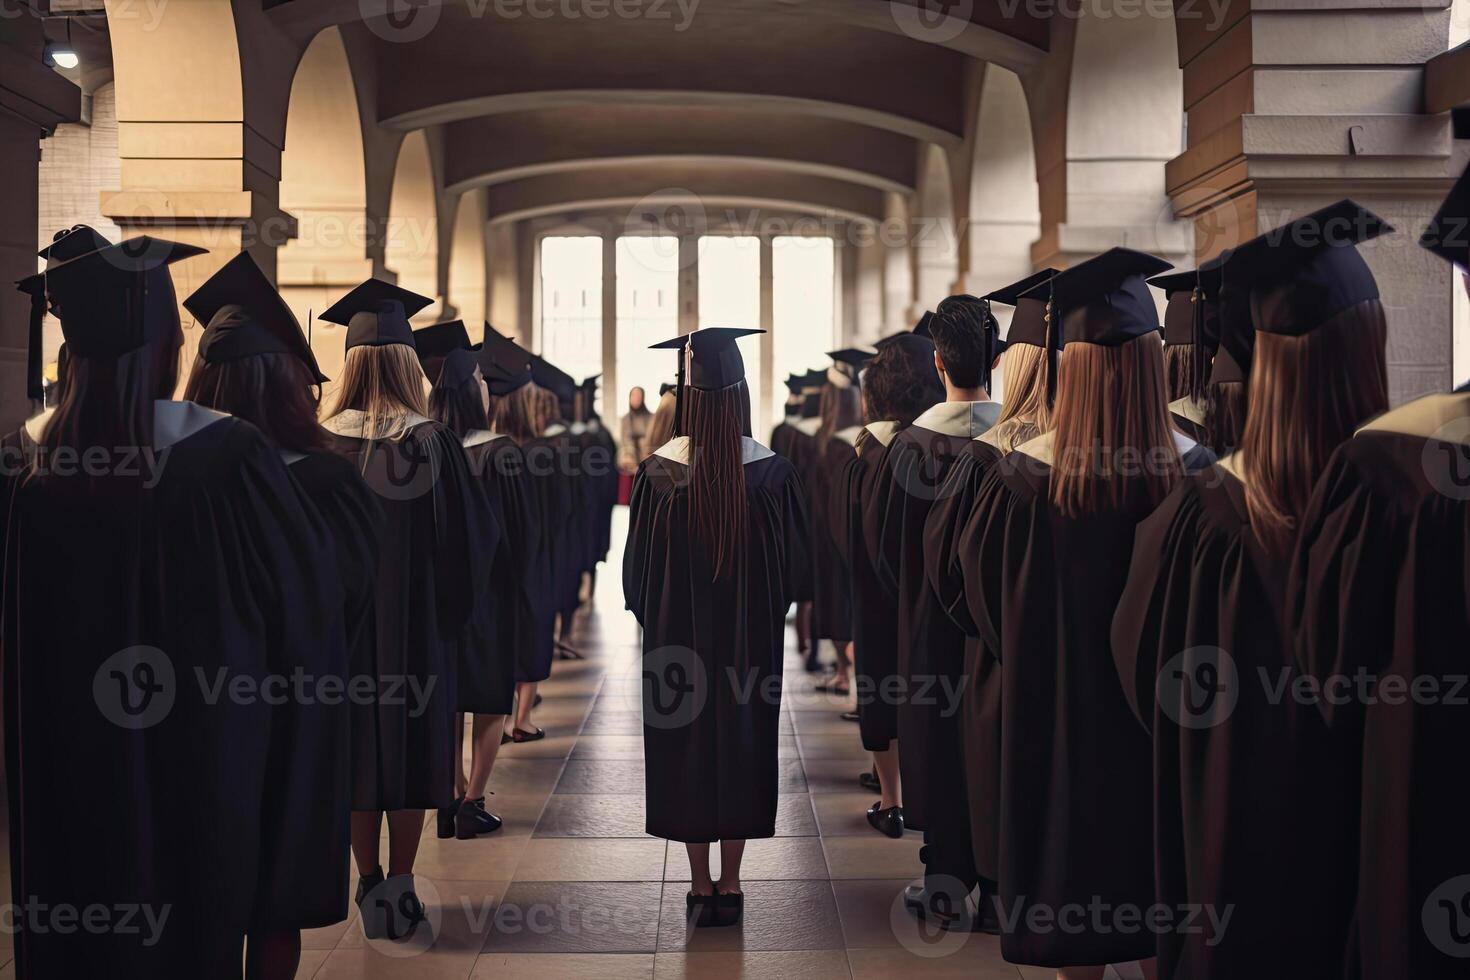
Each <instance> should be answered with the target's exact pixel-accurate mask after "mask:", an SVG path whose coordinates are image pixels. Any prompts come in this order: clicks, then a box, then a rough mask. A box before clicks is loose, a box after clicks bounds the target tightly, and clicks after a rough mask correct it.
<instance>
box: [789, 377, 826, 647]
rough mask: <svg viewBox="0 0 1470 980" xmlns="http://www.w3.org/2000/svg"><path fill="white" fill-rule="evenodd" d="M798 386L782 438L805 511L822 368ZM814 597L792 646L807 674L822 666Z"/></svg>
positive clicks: (800, 614)
mask: <svg viewBox="0 0 1470 980" xmlns="http://www.w3.org/2000/svg"><path fill="white" fill-rule="evenodd" d="M803 377H804V381H803V382H802V386H801V410H800V412H799V417H798V418H797V419H796V421H794V422H792V423H791V428H792V429H793V430H794V431H792V433H791V434H790V437H789V438H788V439H787V440H786V453H785V456H786V458H787V459H788V460H790V461H791V465H792V466H793V467H795V468H796V473H797V476H799V477H801V482H802V492H803V493H804V494H806V502H807V513H808V514H810V513H811V504H812V495H811V481H812V465H813V462H814V461H815V460H816V458H817V432H818V430H820V429H821V427H822V388H823V387H824V386H825V385H826V383H827V372H826V371H816V370H813V371H808V372H807V373H806V374H805V375H804V376H803ZM806 547H807V550H808V552H811V551H814V550H815V545H814V544H813V543H812V542H810V541H808V542H807V543H806ZM814 604H815V599H813V600H812V601H808V602H802V603H800V604H798V605H797V607H796V649H797V652H798V653H800V654H802V656H803V657H804V658H805V659H804V663H803V665H802V666H803V667H805V668H806V671H807V673H810V674H815V673H817V672H818V671H820V670H821V669H822V659H821V650H819V649H818V647H817V643H816V641H815V640H814V639H813V638H812V619H813V615H814V614H813V611H812V607H813V605H814Z"/></svg>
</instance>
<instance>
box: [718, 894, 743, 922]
mask: <svg viewBox="0 0 1470 980" xmlns="http://www.w3.org/2000/svg"><path fill="white" fill-rule="evenodd" d="M744 914H745V893H744V892H722V891H720V890H719V889H718V888H717V889H715V925H717V926H733V925H735V924H736V923H737V922H739V921H740V917H741V916H742V915H744Z"/></svg>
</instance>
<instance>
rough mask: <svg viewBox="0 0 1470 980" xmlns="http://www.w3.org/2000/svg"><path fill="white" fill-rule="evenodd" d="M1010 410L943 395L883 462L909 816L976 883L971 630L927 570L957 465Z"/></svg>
mask: <svg viewBox="0 0 1470 980" xmlns="http://www.w3.org/2000/svg"><path fill="white" fill-rule="evenodd" d="M999 415H1000V403H998V402H991V401H985V402H941V403H939V404H937V405H934V406H932V407H931V408H929V409H928V410H927V411H925V412H924V413H923V414H922V415H920V416H919V417H918V418H917V419H915V420H914V422H913V424H912V425H910V426H909V427H907V428H905V429H904V430H903V431H902V432H900V433H899V434H898V435H897V436H895V437H894V439H893V442H892V443H891V444H890V445H889V446H888V450H887V451H886V452H885V453H884V455H883V458H882V460H881V461H880V462H879V464H878V469H879V474H878V479H877V481H876V487H875V491H876V496H877V498H878V499H877V505H876V506H877V526H876V527H875V529H874V534H875V540H876V542H877V553H876V559H877V561H876V567H877V570H878V576H879V579H880V580H881V581H882V582H883V584H884V586H885V587H886V588H887V589H888V591H889V593H890V594H891V595H892V596H893V597H894V602H895V603H896V605H897V608H898V676H899V677H900V679H901V680H902V683H903V691H902V696H901V697H900V700H899V704H898V712H897V715H898V741H899V753H898V759H899V766H900V770H901V775H902V779H903V805H904V822H905V823H906V824H907V825H908V826H910V827H914V828H915V829H918V830H923V831H925V840H926V842H927V843H928V844H929V845H930V849H929V852H928V856H929V860H927V861H926V865H927V867H928V868H929V869H930V870H931V872H937V873H940V874H945V875H949V876H951V877H954V878H956V879H958V880H959V881H960V882H962V883H968V884H971V885H973V884H974V882H975V874H976V867H975V859H974V854H973V852H972V850H971V847H970V821H969V816H968V813H967V809H966V808H967V804H968V801H967V799H966V790H965V782H964V762H963V759H962V757H961V749H960V719H959V704H958V699H959V697H960V692H961V691H962V690H963V683H964V670H965V640H966V638H965V635H964V633H962V632H961V631H960V630H959V628H958V627H956V626H955V624H954V621H953V620H951V619H950V617H949V616H948V615H947V614H946V613H945V612H944V610H943V609H942V608H941V607H940V605H939V602H938V599H937V597H936V596H935V595H934V593H933V591H932V590H931V589H930V588H929V582H928V578H927V576H926V574H925V570H924V524H925V522H926V521H927V520H928V517H929V512H930V510H931V509H932V508H933V507H934V505H935V504H936V502H938V500H939V499H940V497H941V494H942V491H943V488H944V482H945V478H946V477H947V476H948V475H949V470H950V467H951V466H952V465H953V464H954V461H955V459H956V458H957V457H959V456H960V455H961V454H963V453H965V452H967V451H968V450H969V446H970V443H971V441H972V440H973V439H974V438H975V436H978V435H980V434H981V433H983V432H984V431H985V430H987V429H989V428H990V426H992V425H993V424H995V420H996V419H997V418H998V417H999Z"/></svg>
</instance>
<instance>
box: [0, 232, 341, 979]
mask: <svg viewBox="0 0 1470 980" xmlns="http://www.w3.org/2000/svg"><path fill="white" fill-rule="evenodd" d="M201 251H202V250H201V249H198V248H194V247H192V246H187V245H178V244H175V243H171V242H163V241H159V240H156V239H150V238H147V237H141V238H135V239H130V240H128V241H127V242H124V243H120V244H118V245H106V246H105V247H103V248H100V249H97V250H93V251H86V252H84V253H82V254H80V255H76V256H74V257H72V258H71V259H70V260H69V261H65V262H58V263H57V264H56V265H55V266H54V267H53V268H50V269H48V271H47V273H46V276H45V283H44V288H45V289H46V292H47V296H48V298H49V301H50V303H51V305H52V307H53V309H54V310H55V311H56V313H57V314H58V317H59V319H60V321H61V328H62V332H63V334H64V335H65V337H66V343H67V346H68V349H69V350H70V354H71V357H70V364H69V365H68V367H67V374H66V387H65V394H64V397H63V398H62V399H61V402H60V404H59V405H58V406H57V407H56V409H55V410H54V411H52V412H49V413H46V414H43V415H40V416H37V417H36V418H34V419H32V420H31V421H30V422H29V423H28V435H27V437H26V439H27V444H28V445H29V447H30V449H29V453H28V457H27V470H26V471H25V472H24V473H23V474H21V475H20V477H19V482H18V484H17V485H16V487H15V488H14V494H13V497H12V499H11V501H10V506H9V508H8V511H7V513H6V515H5V517H6V520H7V524H6V527H7V530H6V534H5V537H4V540H5V544H6V549H5V564H4V569H3V574H4V583H5V586H4V588H5V591H4V608H3V612H0V622H3V624H4V626H3V628H4V634H3V638H0V646H3V649H4V650H5V678H4V679H5V699H6V703H5V710H4V718H5V725H6V737H5V748H6V755H7V758H6V777H7V779H6V782H7V789H8V792H9V815H10V848H11V855H10V858H11V861H10V867H9V872H10V878H11V887H12V891H13V895H14V899H13V901H14V903H15V904H14V906H13V907H12V913H13V916H14V922H15V924H16V925H17V926H18V929H17V931H16V935H15V958H16V963H15V972H16V974H17V975H18V976H20V977H24V978H49V977H81V976H129V977H166V978H173V977H177V978H186V977H187V978H227V977H238V976H239V975H240V968H241V944H242V941H243V939H244V937H245V934H246V932H247V930H250V929H266V930H273V929H274V928H276V927H278V926H279V927H281V928H289V927H291V926H292V925H293V924H298V923H302V922H307V921H312V920H313V919H314V917H316V916H322V917H323V918H324V919H326V920H327V921H330V920H332V919H340V918H341V917H342V912H343V911H344V909H345V902H343V901H342V899H341V896H340V894H338V893H337V889H338V888H340V886H339V885H338V884H337V883H336V882H335V881H327V880H322V879H321V878H320V877H319V875H318V874H317V872H318V871H319V870H320V869H321V868H322V867H323V865H324V862H327V863H329V862H330V860H331V859H330V857H326V856H323V855H321V854H318V853H315V852H316V848H317V847H318V845H320V844H321V843H322V841H323V839H324V837H323V835H326V836H328V837H329V836H330V835H331V828H329V827H328V826H326V824H327V823H328V822H329V821H321V820H313V819H311V814H313V813H318V812H319V811H317V810H315V809H314V808H313V807H314V804H315V803H316V800H317V797H316V795H315V794H316V791H317V790H318V789H319V788H320V787H319V782H318V781H319V780H321V779H322V778H323V774H322V773H321V772H320V771H319V770H318V769H317V768H316V766H317V764H318V763H320V762H322V761H323V756H324V754H325V756H326V757H330V755H331V754H332V752H333V751H334V750H335V748H336V747H338V746H340V740H339V738H338V734H339V731H340V726H339V725H338V724H337V717H338V716H337V715H336V714H335V713H334V711H332V710H316V709H315V708H305V707H301V706H296V705H293V706H281V707H279V708H278V707H277V706H275V705H274V704H273V702H272V700H271V696H270V692H273V691H275V690H276V688H277V685H278V684H279V683H281V682H282V681H285V682H286V683H289V682H290V679H291V678H293V677H294V676H296V675H298V673H299V674H302V675H305V676H308V677H326V676H331V674H332V673H333V671H340V669H341V665H342V663H343V662H344V661H345V658H346V651H345V643H346V629H345V624H344V621H343V617H344V611H345V609H346V606H347V602H346V601H345V599H344V588H343V585H342V582H341V580H340V579H339V572H338V566H337V559H336V555H335V554H334V550H333V541H332V533H331V528H330V527H329V526H328V525H327V523H326V522H325V521H323V520H322V518H321V516H320V515H319V514H318V513H317V512H316V510H315V508H313V507H312V506H311V505H310V504H309V503H307V502H305V501H304V500H303V498H302V495H301V493H300V491H299V490H298V488H297V487H296V486H295V485H294V483H293V481H292V479H291V476H290V474H289V473H288V471H287V467H286V465H285V464H284V463H283V462H282V461H281V458H280V456H279V455H278V453H277V451H276V448H275V447H274V446H272V445H271V443H270V442H269V441H268V440H267V439H266V437H265V436H263V435H261V433H260V432H259V431H258V430H257V429H256V428H255V427H254V426H252V425H250V424H249V423H248V422H245V421H243V420H241V419H237V418H233V417H231V416H229V415H226V414H223V413H221V412H215V411H211V410H209V409H206V408H203V407H201V406H199V405H194V404H191V403H189V402H183V401H171V400H169V399H170V398H171V396H172V394H173V392H174V390H175V388H176V385H177V380H178V371H179V348H180V346H181V345H182V342H183V332H182V330H181V328H180V324H179V315H178V301H177V299H176V297H175V293H174V289H173V282H172V279H171V276H170V273H169V269H168V265H169V263H171V262H174V261H177V260H179V259H184V258H188V257H190V256H194V255H198V254H200V253H201ZM79 458H80V459H81V460H82V461H83V462H84V464H85V465H84V467H82V468H78V467H77V465H76V464H75V462H67V460H72V461H75V460H77V459H79ZM298 708H300V710H298ZM303 788H309V789H310V790H311V791H312V795H310V796H308V797H307V798H306V799H302V798H301V797H300V796H298V795H297V794H298V793H299V791H300V790H302V789H303ZM322 792H324V793H326V794H327V795H328V797H330V790H327V789H323V790H322ZM303 869H310V877H309V879H308V880H303V881H302V882H301V883H300V884H301V887H299V888H298V887H296V885H297V882H296V879H295V875H296V874H297V873H298V872H299V871H301V870H303ZM339 870H341V869H339ZM58 908H71V909H73V910H81V911H84V912H86V916H84V921H86V922H87V923H88V927H87V928H84V929H83V928H71V929H55V928H51V927H50V924H51V923H52V922H53V920H52V919H51V918H50V916H49V911H48V910H54V909H58ZM93 909H104V910H112V912H113V914H114V918H112V919H111V920H110V924H111V925H113V926H115V927H116V928H97V927H95V924H94V923H93V917H92V915H91V912H90V911H88V910H93ZM33 914H34V915H40V916H41V918H40V920H39V921H40V922H41V924H42V925H41V927H40V928H33V927H32V926H33V924H34V923H35V922H36V921H38V920H36V919H34V918H32V917H31V916H32V915H33ZM317 921H321V920H317ZM75 924H76V921H75V919H74V920H73V925H75Z"/></svg>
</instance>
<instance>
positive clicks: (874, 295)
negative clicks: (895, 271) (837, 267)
mask: <svg viewBox="0 0 1470 980" xmlns="http://www.w3.org/2000/svg"><path fill="white" fill-rule="evenodd" d="M855 232H857V235H856V238H857V242H858V244H857V245H855V246H854V247H853V249H852V250H853V251H854V252H856V253H857V262H856V265H857V271H856V274H855V280H856V281H855V283H854V286H855V293H854V300H853V302H854V305H855V306H856V310H855V311H854V314H855V323H856V332H855V333H854V339H855V340H857V341H858V342H859V343H865V344H871V343H873V342H874V341H875V340H877V339H878V338H879V337H881V336H883V333H884V321H883V263H884V260H885V258H886V256H885V255H884V252H883V247H882V246H881V245H880V244H879V243H878V241H877V240H876V237H875V236H876V230H875V229H868V230H864V229H862V228H861V227H858V226H855Z"/></svg>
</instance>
